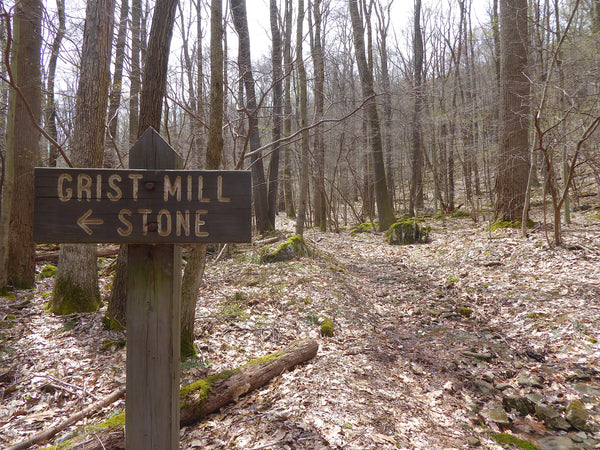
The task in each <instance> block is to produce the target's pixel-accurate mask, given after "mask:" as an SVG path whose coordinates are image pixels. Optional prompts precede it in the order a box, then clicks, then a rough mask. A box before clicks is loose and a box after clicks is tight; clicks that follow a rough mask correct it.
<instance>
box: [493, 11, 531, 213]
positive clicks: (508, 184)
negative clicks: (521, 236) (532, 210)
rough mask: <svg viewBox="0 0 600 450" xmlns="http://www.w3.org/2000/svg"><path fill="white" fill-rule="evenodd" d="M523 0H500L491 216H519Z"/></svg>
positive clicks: (524, 155)
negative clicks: (497, 123)
mask: <svg viewBox="0 0 600 450" xmlns="http://www.w3.org/2000/svg"><path fill="white" fill-rule="evenodd" d="M527 36H528V34H527V1H526V0H501V1H500V45H501V49H502V54H501V64H500V66H501V67H500V87H501V89H500V90H501V96H500V136H499V141H500V142H499V146H498V166H497V173H496V186H495V190H496V204H495V207H494V216H495V220H500V221H509V222H514V221H518V220H521V215H522V212H523V205H524V203H525V191H526V189H527V175H528V172H529V146H528V132H529V78H528V77H527V56H528V55H527V46H528V39H527Z"/></svg>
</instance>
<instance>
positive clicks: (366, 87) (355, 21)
mask: <svg viewBox="0 0 600 450" xmlns="http://www.w3.org/2000/svg"><path fill="white" fill-rule="evenodd" d="M348 6H349V10H350V18H351V20H352V31H353V36H354V49H355V53H356V64H357V66H358V73H359V76H360V81H361V86H362V93H363V98H364V99H365V100H366V104H365V109H366V113H367V118H368V120H369V128H370V130H369V138H370V145H371V158H372V164H373V176H374V180H373V181H374V185H375V201H376V202H377V214H378V216H379V229H380V231H385V230H387V229H388V228H389V227H390V225H392V224H393V223H394V220H395V219H394V210H393V207H392V202H391V201H390V196H389V193H388V189H387V183H386V180H385V164H384V161H383V143H382V140H381V129H380V125H379V115H378V113H377V104H376V103H375V90H374V89H373V74H372V72H371V70H370V69H369V66H368V64H367V58H366V56H365V41H364V27H363V24H362V21H361V18H360V16H359V13H358V5H357V0H348Z"/></svg>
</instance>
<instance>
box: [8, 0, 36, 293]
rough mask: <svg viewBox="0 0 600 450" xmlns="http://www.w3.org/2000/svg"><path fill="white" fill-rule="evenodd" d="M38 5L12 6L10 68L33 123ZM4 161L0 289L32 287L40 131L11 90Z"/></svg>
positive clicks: (27, 0)
mask: <svg viewBox="0 0 600 450" xmlns="http://www.w3.org/2000/svg"><path fill="white" fill-rule="evenodd" d="M41 18H42V2H41V1H40V0H23V1H21V2H17V3H16V4H15V15H14V21H13V36H12V39H13V42H12V50H11V62H10V69H11V71H12V74H13V77H14V82H15V84H16V86H17V87H18V88H19V89H20V90H21V92H22V94H23V96H24V98H25V100H26V101H27V103H28V104H29V107H30V108H31V111H32V112H33V116H34V117H35V120H36V121H37V122H39V119H40V116H41V87H42V85H41V73H40V48H41V42H42V36H41V34H42V33H41V20H42V19H41ZM8 103H9V106H8V110H9V111H8V121H7V127H6V128H7V130H6V159H5V161H4V164H3V169H4V186H3V188H2V202H1V204H2V210H1V213H0V288H1V287H4V286H6V285H7V284H11V285H13V286H15V287H17V288H25V287H31V286H33V283H34V281H35V264H34V256H35V244H34V243H33V227H32V224H33V168H34V167H35V166H36V165H37V163H38V161H39V137H40V133H39V131H37V129H36V128H35V127H34V126H33V124H32V122H31V119H30V117H29V114H28V112H27V109H26V105H25V103H24V102H23V99H21V98H20V96H19V95H17V92H16V91H15V89H14V88H12V89H11V91H10V96H9V101H8Z"/></svg>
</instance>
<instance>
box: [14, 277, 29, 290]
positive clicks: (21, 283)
mask: <svg viewBox="0 0 600 450" xmlns="http://www.w3.org/2000/svg"><path fill="white" fill-rule="evenodd" d="M13 287H14V288H15V289H19V290H25V289H33V288H34V285H33V284H31V283H29V282H27V281H25V280H21V279H18V280H14V281H13Z"/></svg>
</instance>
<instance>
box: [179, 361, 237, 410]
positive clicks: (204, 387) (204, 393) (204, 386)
mask: <svg viewBox="0 0 600 450" xmlns="http://www.w3.org/2000/svg"><path fill="white" fill-rule="evenodd" d="M234 372H235V371H234V370H224V371H222V372H219V373H216V374H214V375H211V376H210V377H207V378H203V379H202V380H198V381H196V382H194V383H192V384H188V385H187V386H183V387H182V388H181V389H180V391H179V401H180V404H181V407H182V408H188V407H190V406H191V405H195V406H196V409H198V410H200V409H201V408H202V405H203V404H204V402H205V401H206V399H207V398H208V393H209V392H210V391H211V389H212V386H213V385H214V384H215V383H217V382H219V381H221V380H225V379H227V378H229V377H230V376H231V375H233V373H234Z"/></svg>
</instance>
